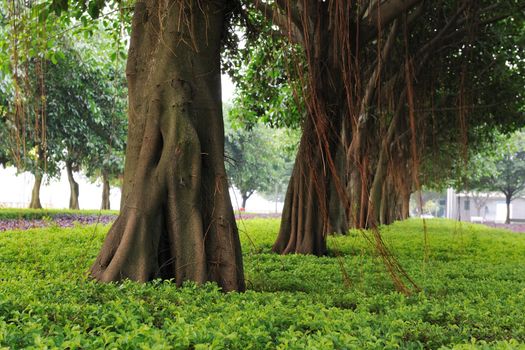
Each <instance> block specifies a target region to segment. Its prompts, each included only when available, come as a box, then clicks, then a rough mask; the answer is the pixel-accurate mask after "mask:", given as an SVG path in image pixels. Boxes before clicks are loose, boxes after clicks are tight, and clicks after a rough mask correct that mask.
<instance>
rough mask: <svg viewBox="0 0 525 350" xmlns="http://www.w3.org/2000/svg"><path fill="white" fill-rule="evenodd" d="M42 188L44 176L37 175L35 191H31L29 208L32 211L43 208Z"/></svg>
mask: <svg viewBox="0 0 525 350" xmlns="http://www.w3.org/2000/svg"><path fill="white" fill-rule="evenodd" d="M40 186H42V175H40V174H36V175H35V182H34V184H33V190H32V191H31V202H30V203H29V208H31V209H41V208H42V204H40Z"/></svg>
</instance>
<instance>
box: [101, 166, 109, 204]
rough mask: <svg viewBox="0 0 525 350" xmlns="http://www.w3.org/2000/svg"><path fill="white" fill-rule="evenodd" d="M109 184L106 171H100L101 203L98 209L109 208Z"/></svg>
mask: <svg viewBox="0 0 525 350" xmlns="http://www.w3.org/2000/svg"><path fill="white" fill-rule="evenodd" d="M109 194H110V186H109V177H108V175H107V174H106V173H104V172H103V173H102V203H101V205H100V209H102V210H110V209H111V204H110V202H109Z"/></svg>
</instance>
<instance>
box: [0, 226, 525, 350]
mask: <svg viewBox="0 0 525 350" xmlns="http://www.w3.org/2000/svg"><path fill="white" fill-rule="evenodd" d="M278 225H279V222H278V220H276V219H264V220H262V219H254V220H247V221H243V222H239V229H240V234H241V239H242V245H243V252H244V263H245V273H246V280H247V286H248V291H247V292H245V293H242V294H239V293H228V294H225V293H222V292H221V291H220V290H219V289H218V287H217V286H216V285H214V284H206V285H203V286H197V285H194V284H191V283H188V284H186V285H184V286H183V287H182V288H177V287H176V286H175V285H174V284H173V283H171V282H170V281H154V282H151V283H147V284H138V283H134V282H124V283H119V284H102V283H97V282H94V281H92V280H90V279H89V278H88V277H87V270H88V268H89V266H90V265H91V264H92V262H93V260H94V258H95V256H96V254H97V253H98V251H99V249H100V246H101V244H102V241H103V238H104V235H105V233H106V232H107V230H108V226H101V225H98V226H94V225H91V226H80V225H78V226H76V227H74V228H66V229H62V228H59V227H57V226H51V227H48V228H44V229H34V230H28V231H7V232H4V233H1V234H0V348H5V349H20V348H27V349H64V348H69V349H102V348H109V349H363V348H366V349H395V348H404V349H420V348H432V349H439V348H442V349H449V348H458V349H478V348H480V349H493V348H495V349H517V348H525V235H523V234H518V233H511V232H508V231H505V230H497V229H491V228H487V227H484V226H481V225H470V224H458V223H455V222H452V221H445V220H431V221H428V222H427V226H428V241H429V243H428V251H429V256H428V259H427V260H425V259H424V256H425V247H424V246H423V242H424V239H423V224H422V222H421V221H419V220H408V221H405V222H398V223H395V224H394V225H391V226H388V227H383V228H382V230H381V231H382V233H383V235H384V239H385V241H386V242H387V244H388V245H389V246H390V247H391V249H392V251H393V252H394V254H395V255H396V256H397V258H398V259H399V261H400V262H401V264H402V265H403V267H405V268H406V269H407V271H408V273H409V274H410V275H411V276H412V277H413V278H414V280H415V281H416V282H417V283H418V285H419V286H420V287H421V292H416V293H414V294H413V295H411V296H404V295H402V294H399V293H397V292H396V291H395V289H394V287H393V284H392V282H391V281H390V279H389V278H388V275H387V274H386V273H385V271H384V267H383V265H382V263H381V261H380V258H379V257H377V256H376V254H375V253H374V251H373V249H371V248H370V247H369V246H368V244H367V243H366V241H365V240H364V239H363V237H362V235H361V233H360V232H358V231H350V233H349V234H348V235H346V236H335V237H331V238H330V239H329V241H328V243H329V248H330V255H329V256H327V257H321V258H319V257H314V256H301V255H288V256H279V255H276V254H272V253H270V248H271V245H272V243H273V241H274V239H275V236H276V233H277V230H278ZM341 266H344V270H345V271H346V274H347V275H348V277H349V278H348V279H346V278H343V273H342V267H341Z"/></svg>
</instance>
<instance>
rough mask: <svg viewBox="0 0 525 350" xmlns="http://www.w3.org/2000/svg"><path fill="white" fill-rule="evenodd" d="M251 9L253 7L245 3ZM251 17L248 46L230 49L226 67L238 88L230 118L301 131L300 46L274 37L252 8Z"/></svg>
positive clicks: (303, 67)
mask: <svg viewBox="0 0 525 350" xmlns="http://www.w3.org/2000/svg"><path fill="white" fill-rule="evenodd" d="M246 6H247V7H248V8H249V7H250V6H253V4H246ZM246 15H247V16H248V17H249V20H248V25H247V26H248V27H247V28H243V30H248V31H249V30H254V27H256V30H257V33H256V35H255V33H250V32H248V35H247V38H246V39H247V40H246V43H245V44H246V45H241V46H240V47H238V48H237V49H236V50H227V51H226V52H225V54H224V55H223V67H224V69H225V71H227V72H228V73H229V75H230V76H231V77H232V80H233V81H234V83H235V86H236V94H235V97H234V100H233V107H232V109H231V112H230V118H231V120H232V121H233V122H235V123H237V124H241V125H245V126H248V127H251V126H253V125H255V124H257V123H262V124H265V125H268V126H271V127H274V128H283V127H287V128H295V129H297V128H299V126H300V123H301V121H302V113H304V106H303V101H302V98H303V97H302V95H301V92H300V91H301V90H302V87H301V85H300V84H301V82H300V80H299V79H298V77H299V71H305V70H306V67H305V64H304V57H303V55H302V51H301V49H300V48H299V47H297V46H291V45H290V44H289V43H288V41H287V40H286V38H283V37H280V36H277V35H275V30H274V29H272V27H271V24H270V23H268V22H267V21H266V20H264V18H262V16H261V15H260V14H258V13H257V12H256V11H254V10H253V9H249V10H247V14H246Z"/></svg>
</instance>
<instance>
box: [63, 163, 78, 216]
mask: <svg viewBox="0 0 525 350" xmlns="http://www.w3.org/2000/svg"><path fill="white" fill-rule="evenodd" d="M66 172H67V180H68V181H69V191H70V192H69V209H76V210H78V209H80V208H79V205H78V193H79V189H78V183H77V182H76V181H75V178H74V177H73V168H72V166H71V163H70V162H66Z"/></svg>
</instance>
